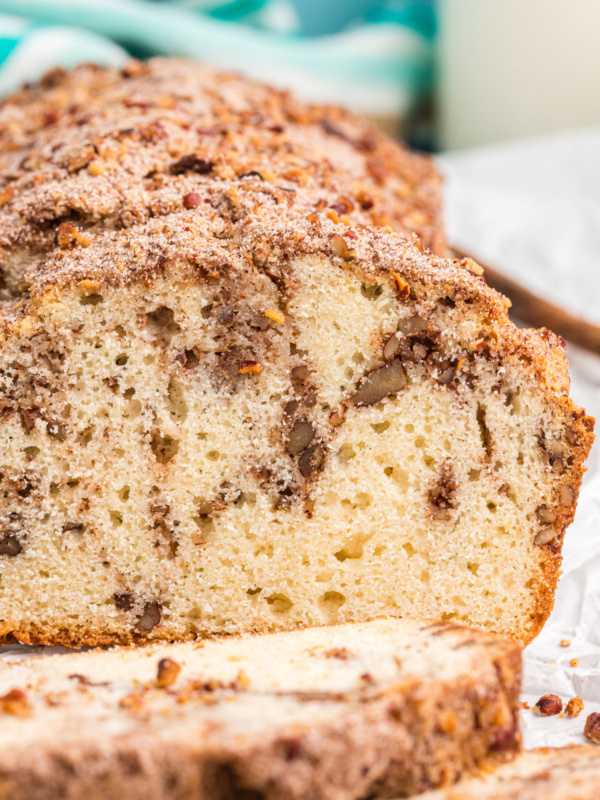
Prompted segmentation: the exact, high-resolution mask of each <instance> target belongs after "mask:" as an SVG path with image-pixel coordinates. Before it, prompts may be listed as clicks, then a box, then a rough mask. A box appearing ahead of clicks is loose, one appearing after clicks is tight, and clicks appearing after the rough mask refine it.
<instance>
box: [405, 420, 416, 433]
mask: <svg viewBox="0 0 600 800" xmlns="http://www.w3.org/2000/svg"><path fill="white" fill-rule="evenodd" d="M404 430H405V431H406V432H407V433H414V432H415V426H414V425H413V424H412V422H409V423H408V424H407V425H405V426H404Z"/></svg>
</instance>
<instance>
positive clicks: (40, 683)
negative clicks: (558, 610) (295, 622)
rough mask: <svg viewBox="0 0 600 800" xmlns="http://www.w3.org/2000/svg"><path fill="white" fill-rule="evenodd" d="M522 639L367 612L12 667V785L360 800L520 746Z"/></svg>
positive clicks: (270, 799)
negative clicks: (293, 627)
mask: <svg viewBox="0 0 600 800" xmlns="http://www.w3.org/2000/svg"><path fill="white" fill-rule="evenodd" d="M519 685H520V647H519V645H517V644H515V643H514V642H509V641H504V640H501V639H499V638H498V637H494V636H492V635H489V634H483V633H480V632H475V631H473V630H469V629H467V628H461V627H458V626H456V625H452V624H446V623H436V622H428V621H417V620H397V619H392V618H380V619H376V620H372V621H370V622H366V623H356V624H346V625H338V626H333V627H322V628H310V629H305V630H301V631H291V632H280V633H275V634H265V635H255V636H250V637H248V636H246V637H240V638H231V637H230V638H221V639H213V640H206V641H201V642H195V643H184V644H178V645H151V646H146V647H143V648H124V649H114V650H110V651H98V650H97V651H93V652H87V653H81V654H71V655H56V656H47V657H38V658H34V659H28V660H23V661H19V662H16V663H15V662H8V663H7V662H3V663H2V664H1V666H0V721H1V725H0V787H1V793H2V797H6V798H10V800H51V799H52V800H55V798H61V800H71V799H73V800H75V798H77V800H80V798H84V797H85V798H86V800H120V799H121V798H123V797H126V798H127V800H174V799H175V798H177V799H178V800H179V799H181V798H192V797H193V798H195V799H196V800H234V798H235V800H240V799H241V798H243V799H244V800H259V798H264V799H265V800H308V798H311V799H312V800H354V798H359V797H365V796H367V795H370V794H374V793H376V792H377V793H380V794H382V795H384V796H388V797H389V796H391V795H393V794H394V793H412V792H415V791H420V790H424V789H427V788H429V787H434V786H439V785H444V784H446V783H448V782H450V781H453V780H455V779H457V778H459V777H460V776H461V774H462V773H463V772H465V771H466V770H474V769H477V768H480V767H481V766H483V765H484V764H485V765H488V766H489V765H493V764H497V763H501V762H502V761H504V760H506V759H507V758H511V757H512V756H513V754H514V752H515V751H516V750H517V749H518V747H519V743H520V737H519V732H518V725H517V719H518V711H517V708H518V693H519Z"/></svg>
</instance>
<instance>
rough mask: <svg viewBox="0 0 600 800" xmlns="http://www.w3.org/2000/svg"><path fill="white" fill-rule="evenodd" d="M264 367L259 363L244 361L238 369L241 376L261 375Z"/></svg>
mask: <svg viewBox="0 0 600 800" xmlns="http://www.w3.org/2000/svg"><path fill="white" fill-rule="evenodd" d="M263 369H264V367H263V365H262V364H259V363H258V361H242V362H240V366H239V368H238V372H239V373H240V375H260V373H261V372H262V371H263Z"/></svg>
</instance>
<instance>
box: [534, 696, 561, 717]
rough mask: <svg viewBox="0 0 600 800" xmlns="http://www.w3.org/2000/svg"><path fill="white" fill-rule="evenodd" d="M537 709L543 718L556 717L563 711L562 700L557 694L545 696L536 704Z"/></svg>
mask: <svg viewBox="0 0 600 800" xmlns="http://www.w3.org/2000/svg"><path fill="white" fill-rule="evenodd" d="M535 707H536V708H537V710H538V711H539V713H540V714H541V715H542V716H543V717H554V716H555V715H556V714H560V712H561V711H562V709H563V704H562V700H561V699H560V697H557V696H556V695H555V694H545V695H544V696H543V697H540V699H539V700H538V701H537V703H536V704H535Z"/></svg>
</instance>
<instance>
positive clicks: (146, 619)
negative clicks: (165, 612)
mask: <svg viewBox="0 0 600 800" xmlns="http://www.w3.org/2000/svg"><path fill="white" fill-rule="evenodd" d="M161 616H162V608H161V605H160V603H146V605H145V606H144V611H143V613H142V616H141V617H140V618H139V620H138V622H137V625H136V626H135V629H136V631H139V632H140V633H146V632H147V631H151V630H152V629H153V628H156V626H157V625H160V619H161Z"/></svg>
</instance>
